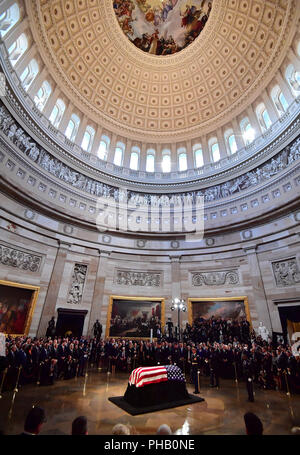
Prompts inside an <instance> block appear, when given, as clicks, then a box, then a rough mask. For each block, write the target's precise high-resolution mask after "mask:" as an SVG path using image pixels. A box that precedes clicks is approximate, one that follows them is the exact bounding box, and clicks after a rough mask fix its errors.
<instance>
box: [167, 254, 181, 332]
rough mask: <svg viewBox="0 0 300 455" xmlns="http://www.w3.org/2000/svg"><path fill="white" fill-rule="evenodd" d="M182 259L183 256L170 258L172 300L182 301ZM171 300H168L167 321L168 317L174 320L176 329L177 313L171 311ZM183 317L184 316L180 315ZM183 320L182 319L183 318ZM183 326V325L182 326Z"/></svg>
mask: <svg viewBox="0 0 300 455" xmlns="http://www.w3.org/2000/svg"><path fill="white" fill-rule="evenodd" d="M180 258H181V256H170V262H171V300H172V299H175V298H178V299H181V279H180ZM171 300H170V301H168V300H166V321H167V319H168V317H170V318H171V319H172V322H173V324H174V327H175V326H177V324H178V313H177V311H176V310H175V311H170V306H171ZM180 316H182V315H180ZM181 319H182V317H181ZM181 325H182V324H181Z"/></svg>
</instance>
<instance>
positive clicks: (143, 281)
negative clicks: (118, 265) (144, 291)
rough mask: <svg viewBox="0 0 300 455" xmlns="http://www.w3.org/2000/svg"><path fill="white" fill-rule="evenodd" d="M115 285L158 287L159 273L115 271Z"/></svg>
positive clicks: (159, 283)
mask: <svg viewBox="0 0 300 455" xmlns="http://www.w3.org/2000/svg"><path fill="white" fill-rule="evenodd" d="M115 283H116V284H120V285H123V286H149V287H159V286H160V285H161V273H159V272H138V271H134V270H117V272H116V276H115Z"/></svg>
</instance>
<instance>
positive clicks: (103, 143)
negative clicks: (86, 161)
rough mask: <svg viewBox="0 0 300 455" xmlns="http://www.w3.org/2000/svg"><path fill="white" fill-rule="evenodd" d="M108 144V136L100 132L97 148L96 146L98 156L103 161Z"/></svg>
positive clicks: (105, 158) (105, 157)
mask: <svg viewBox="0 0 300 455" xmlns="http://www.w3.org/2000/svg"><path fill="white" fill-rule="evenodd" d="M109 144H110V139H109V137H108V136H106V135H105V134H102V136H101V141H100V144H99V148H98V157H99V158H100V159H101V160H103V161H106V160H107V154H108V147H109Z"/></svg>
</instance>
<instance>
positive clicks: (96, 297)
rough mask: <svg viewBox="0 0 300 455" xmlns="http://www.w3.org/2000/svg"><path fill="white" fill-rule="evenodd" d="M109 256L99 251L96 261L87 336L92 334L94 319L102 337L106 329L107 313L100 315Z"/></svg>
mask: <svg viewBox="0 0 300 455" xmlns="http://www.w3.org/2000/svg"><path fill="white" fill-rule="evenodd" d="M109 256H110V252H106V251H100V250H99V260H98V270H97V274H96V278H95V286H94V293H93V299H92V308H91V315H90V321H89V328H88V335H92V334H93V333H92V332H93V325H94V323H95V321H96V319H99V321H100V322H101V324H102V329H103V330H102V336H104V335H105V328H106V316H107V312H106V313H105V317H101V313H102V309H103V308H102V306H103V296H104V290H105V280H106V272H107V262H108V258H109Z"/></svg>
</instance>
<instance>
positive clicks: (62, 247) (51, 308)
mask: <svg viewBox="0 0 300 455" xmlns="http://www.w3.org/2000/svg"><path fill="white" fill-rule="evenodd" d="M70 247H71V245H70V244H68V243H65V242H60V244H59V248H58V250H57V255H56V259H55V262H54V266H53V269H52V274H51V278H50V281H49V285H48V291H47V294H46V298H45V303H44V307H43V311H42V315H41V319H40V323H39V327H38V332H37V336H39V337H40V336H45V334H46V330H47V326H48V322H49V320H50V319H51V317H52V316H54V317H55V320H56V322H57V314H55V306H56V301H57V298H58V294H59V289H60V286H61V283H62V281H63V279H64V273H63V272H64V267H65V262H66V258H67V254H68V250H69V249H70Z"/></svg>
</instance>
